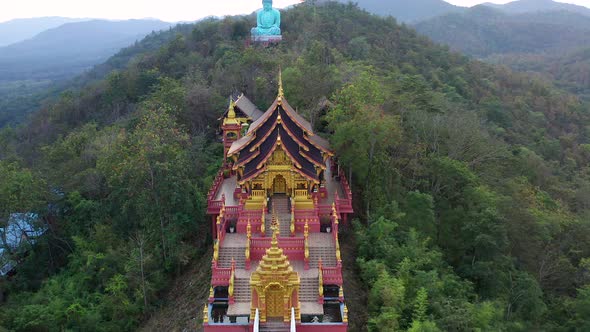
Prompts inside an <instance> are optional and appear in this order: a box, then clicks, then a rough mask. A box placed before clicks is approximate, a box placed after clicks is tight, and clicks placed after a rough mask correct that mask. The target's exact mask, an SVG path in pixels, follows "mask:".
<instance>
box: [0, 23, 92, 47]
mask: <svg viewBox="0 0 590 332" xmlns="http://www.w3.org/2000/svg"><path fill="white" fill-rule="evenodd" d="M87 20H88V19H78V18H67V17H39V18H24V19H16V20H11V21H7V22H2V23H0V47H2V46H6V45H10V44H14V43H17V42H21V41H23V40H25V39H29V38H33V37H34V36H35V35H37V34H39V33H41V32H43V31H45V30H48V29H53V28H56V27H58V26H60V25H63V24H66V23H72V22H80V21H87Z"/></svg>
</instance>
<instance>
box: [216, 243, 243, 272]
mask: <svg viewBox="0 0 590 332" xmlns="http://www.w3.org/2000/svg"><path fill="white" fill-rule="evenodd" d="M232 257H233V259H234V260H235V261H236V269H244V268H245V267H246V247H221V248H219V260H218V261H217V266H219V267H222V268H228V267H231V260H232Z"/></svg>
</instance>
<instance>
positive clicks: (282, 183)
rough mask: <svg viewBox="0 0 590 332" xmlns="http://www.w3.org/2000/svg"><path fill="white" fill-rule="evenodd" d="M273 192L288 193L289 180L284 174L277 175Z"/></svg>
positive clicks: (273, 184) (273, 183)
mask: <svg viewBox="0 0 590 332" xmlns="http://www.w3.org/2000/svg"><path fill="white" fill-rule="evenodd" d="M272 192H273V193H274V194H286V193H287V180H286V179H285V178H284V177H283V176H282V175H280V174H279V175H277V176H275V178H274V180H273V182H272Z"/></svg>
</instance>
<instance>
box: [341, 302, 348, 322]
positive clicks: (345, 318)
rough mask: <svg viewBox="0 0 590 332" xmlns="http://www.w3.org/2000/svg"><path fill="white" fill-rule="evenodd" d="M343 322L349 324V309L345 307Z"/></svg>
mask: <svg viewBox="0 0 590 332" xmlns="http://www.w3.org/2000/svg"><path fill="white" fill-rule="evenodd" d="M342 322H343V323H348V307H347V306H346V304H345V305H344V315H342Z"/></svg>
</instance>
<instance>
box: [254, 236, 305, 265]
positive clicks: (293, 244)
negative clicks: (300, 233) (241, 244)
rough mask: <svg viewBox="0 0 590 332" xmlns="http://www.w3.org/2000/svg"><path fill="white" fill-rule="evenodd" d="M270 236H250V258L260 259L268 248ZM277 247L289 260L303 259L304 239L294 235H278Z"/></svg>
mask: <svg viewBox="0 0 590 332" xmlns="http://www.w3.org/2000/svg"><path fill="white" fill-rule="evenodd" d="M271 241H272V238H270V237H265V238H252V239H251V240H250V260H260V259H262V256H264V254H265V253H266V249H268V248H270V245H271ZM278 241H279V247H281V248H282V249H283V252H284V253H285V255H286V256H287V257H288V258H289V259H290V260H304V255H305V240H304V239H303V238H296V237H279V238H278Z"/></svg>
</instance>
